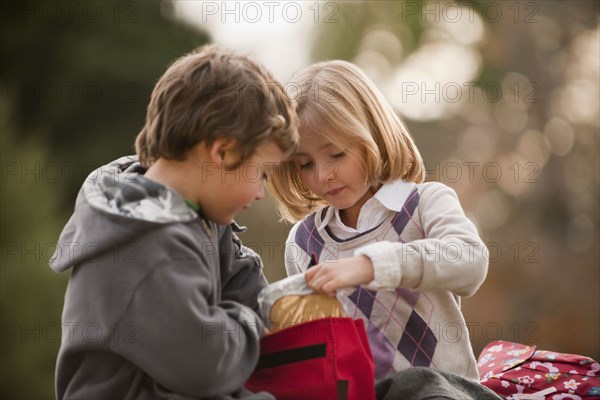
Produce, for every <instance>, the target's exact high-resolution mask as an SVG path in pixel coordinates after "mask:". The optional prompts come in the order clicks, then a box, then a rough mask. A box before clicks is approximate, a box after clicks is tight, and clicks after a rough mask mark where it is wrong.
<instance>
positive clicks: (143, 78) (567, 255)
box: [0, 0, 600, 399]
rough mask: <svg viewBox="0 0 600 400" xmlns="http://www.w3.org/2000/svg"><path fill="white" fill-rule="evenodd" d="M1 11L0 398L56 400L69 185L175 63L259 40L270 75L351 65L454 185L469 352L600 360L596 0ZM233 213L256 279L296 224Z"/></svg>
mask: <svg viewBox="0 0 600 400" xmlns="http://www.w3.org/2000/svg"><path fill="white" fill-rule="evenodd" d="M0 9H1V14H0V18H1V20H0V32H1V40H0V43H1V56H0V90H1V91H0V96H1V99H0V130H1V136H0V137H1V142H0V144H1V163H0V164H1V183H0V185H1V186H0V187H1V197H0V199H1V204H0V210H1V230H0V233H1V238H0V239H1V250H2V253H1V262H2V266H1V283H0V288H1V296H0V312H1V320H2V321H1V324H2V330H1V337H0V345H1V348H0V357H1V363H0V397H1V398H3V399H17V398H19V399H50V398H53V397H54V391H53V390H54V389H53V378H54V363H55V359H56V353H57V351H58V347H59V344H60V330H61V322H60V314H61V309H62V303H63V296H64V291H65V287H66V284H67V280H68V276H67V275H57V274H55V273H53V272H52V271H51V270H50V269H49V267H48V266H47V262H48V259H49V257H50V256H51V255H52V253H53V251H54V248H55V247H56V240H57V238H58V235H59V233H60V231H61V229H62V226H63V225H64V224H65V223H66V222H67V220H68V218H69V216H70V213H71V212H72V209H73V204H74V200H75V197H76V195H77V192H78V190H79V187H80V185H81V183H82V182H83V180H84V179H85V177H86V176H87V174H89V173H90V172H91V171H92V170H93V169H95V168H96V167H98V166H99V165H101V164H104V163H106V162H108V161H110V160H112V159H114V158H117V157H119V156H121V155H124V154H130V153H132V152H133V140H134V138H135V136H136V134H137V133H138V131H139V130H140V128H141V127H142V125H143V123H144V117H145V108H146V105H147V102H148V99H149V96H150V92H151V90H152V88H153V86H154V83H155V82H156V81H157V79H158V78H159V77H160V75H161V74H162V72H163V71H164V70H165V69H166V67H167V65H168V64H169V62H170V61H172V60H173V59H174V58H176V57H178V56H180V55H182V54H183V53H185V52H187V51H190V50H192V49H193V48H195V47H197V46H199V45H202V44H204V43H210V42H217V43H222V44H226V45H228V46H231V47H234V48H236V49H238V50H241V51H244V52H247V53H250V54H253V55H254V56H255V57H256V58H258V59H259V60H261V61H262V62H263V63H265V64H266V65H267V67H268V68H270V69H272V70H273V71H274V72H275V74H276V76H277V77H278V78H279V79H280V80H282V81H283V82H286V81H287V80H288V79H289V78H290V76H291V73H292V72H293V71H294V70H296V69H298V68H301V67H303V66H305V65H307V64H308V63H311V62H315V61H320V60H326V59H333V58H337V59H345V60H349V61H352V62H354V63H356V64H358V65H359V66H360V67H361V68H363V69H364V70H365V71H366V73H367V74H368V75H369V76H370V77H371V78H372V79H373V80H374V81H375V83H376V84H377V85H378V86H379V88H380V89H381V90H382V92H383V93H384V94H385V95H386V97H387V98H388V99H389V100H390V102H391V103H392V104H393V105H394V106H395V107H396V109H397V110H398V111H399V112H400V113H401V114H402V115H403V116H404V117H405V119H406V121H407V124H408V126H409V128H410V130H411V131H412V134H413V136H414V138H415V140H416V143H417V145H418V147H419V148H420V150H421V152H422V154H423V157H424V159H425V163H426V168H427V171H428V180H438V181H441V182H444V183H446V184H448V185H449V186H451V187H453V188H454V189H455V190H456V191H457V192H458V195H459V197H460V200H461V202H462V204H463V207H464V209H465V211H466V213H467V214H468V216H469V217H470V218H471V219H472V220H473V221H474V222H475V223H476V225H477V226H478V228H479V231H480V234H481V236H482V237H483V239H484V241H485V242H486V243H487V244H488V247H489V249H490V269H489V275H488V279H487V281H486V282H485V283H484V285H483V286H482V287H481V289H480V290H479V292H478V293H477V294H476V295H475V296H474V297H472V298H469V299H465V300H464V303H463V304H464V306H463V308H464V314H465V317H466V320H467V324H468V326H469V330H470V332H471V336H472V337H471V338H472V341H473V343H474V347H475V351H476V353H477V354H478V353H479V351H480V350H481V349H482V348H483V346H484V345H485V344H487V343H489V342H490V341H493V340H498V339H504V340H509V341H517V342H522V343H527V344H535V345H536V346H538V347H539V348H542V349H547V350H555V351H561V352H569V353H580V354H584V355H588V356H591V357H593V358H595V359H599V358H600V274H599V265H600V255H599V251H600V250H599V193H598V186H599V170H600V168H599V167H600V165H599V159H598V150H599V142H598V138H599V107H600V106H599V97H600V90H599V80H600V77H599V75H600V68H599V60H600V43H599V39H600V28H599V16H600V13H599V3H598V2H597V1H569V2H560V1H484V0H479V1H477V2H469V1H461V2H452V1H439V0H434V1H423V2H422V1H370V2H366V1H351V2H343V1H333V2H320V1H302V2H301V1H295V2H294V1H273V2H239V1H229V2H220V1H219V2H210V1H204V2H202V1H166V0H165V1H86V0H83V1H80V2H73V1H69V0H66V1H10V0H6V1H3V2H0ZM239 222H241V223H243V224H245V225H247V226H248V227H249V230H248V232H247V233H244V234H243V235H242V240H244V241H245V243H246V244H247V245H249V246H250V247H252V248H254V249H255V250H257V251H258V252H259V253H260V254H261V255H262V256H263V259H264V262H265V273H266V275H267V277H268V279H269V280H270V281H275V280H277V279H280V278H282V277H284V270H283V250H284V243H285V238H286V236H287V232H288V231H289V229H290V226H289V225H286V224H284V223H281V222H279V221H278V217H277V215H276V214H275V211H274V204H273V202H272V200H271V199H270V198H267V199H265V200H264V201H262V202H258V203H257V204H255V205H254V207H253V208H252V209H250V210H249V211H248V212H246V213H245V214H244V215H241V216H240V218H239ZM173 295H177V294H176V293H174V294H173ZM98 301H101V299H98ZM164 329H165V335H168V334H169V327H164ZM207 362H208V361H207Z"/></svg>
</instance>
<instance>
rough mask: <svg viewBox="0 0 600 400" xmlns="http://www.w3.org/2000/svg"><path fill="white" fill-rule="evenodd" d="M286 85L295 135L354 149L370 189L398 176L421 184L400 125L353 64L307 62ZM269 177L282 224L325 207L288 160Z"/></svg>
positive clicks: (417, 157) (412, 148)
mask: <svg viewBox="0 0 600 400" xmlns="http://www.w3.org/2000/svg"><path fill="white" fill-rule="evenodd" d="M286 87H287V88H288V91H289V96H290V97H291V99H292V101H295V103H296V111H297V113H298V116H299V118H300V131H301V132H302V131H304V132H306V131H311V132H316V133H318V134H322V135H324V136H325V137H326V138H327V139H329V140H330V141H331V142H333V143H337V144H342V145H344V144H350V143H352V144H358V145H360V147H362V148H363V158H364V159H363V160H362V161H363V164H364V168H365V172H366V176H367V179H368V181H369V183H370V184H371V185H372V186H374V187H376V186H379V185H380V184H382V183H385V182H389V181H392V180H394V179H399V178H401V179H404V180H405V181H410V182H416V183H421V182H423V181H424V180H425V168H424V166H423V159H422V158H421V154H420V153H419V150H418V149H417V147H416V145H415V143H414V141H413V139H412V137H411V135H410V133H409V132H408V129H407V128H406V125H405V124H404V122H403V121H402V120H401V118H400V116H399V115H398V114H397V113H396V112H395V111H394V109H393V108H392V107H391V105H390V104H389V103H388V102H387V100H386V99H385V98H384V97H383V95H382V94H381V93H380V92H379V90H378V89H377V88H376V87H375V85H374V84H373V82H371V80H370V79H369V78H368V77H367V76H366V75H365V74H364V73H363V72H362V71H361V70H360V69H359V68H358V67H357V66H355V65H354V64H351V63H349V62H346V61H337V60H336V61H327V62H321V63H317V64H313V65H311V66H308V67H306V68H304V69H302V70H300V71H298V72H297V73H296V74H295V75H294V76H293V77H292V80H291V82H290V83H288V84H287V85H286ZM271 177H272V178H271V179H270V182H269V187H270V190H271V193H272V194H273V196H274V197H275V200H276V202H277V208H278V210H279V213H280V214H281V216H282V218H283V219H285V220H288V221H291V222H295V221H298V220H300V219H302V218H303V217H305V216H306V215H308V214H310V213H311V212H313V211H315V210H317V209H318V208H320V207H321V206H324V205H326V204H327V203H326V202H325V201H323V200H321V199H319V198H318V197H317V196H316V195H315V194H314V193H312V192H311V191H310V190H309V189H308V188H307V187H306V185H304V184H303V182H302V179H301V178H300V174H299V171H298V168H297V167H296V166H295V165H294V163H293V161H292V160H287V161H285V162H284V163H282V164H281V165H280V166H279V168H277V169H276V170H275V171H274V173H273V174H272V175H271Z"/></svg>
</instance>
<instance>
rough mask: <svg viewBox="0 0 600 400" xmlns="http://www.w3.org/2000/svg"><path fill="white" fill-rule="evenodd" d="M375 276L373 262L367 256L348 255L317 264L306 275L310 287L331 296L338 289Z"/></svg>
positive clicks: (361, 282)
mask: <svg viewBox="0 0 600 400" xmlns="http://www.w3.org/2000/svg"><path fill="white" fill-rule="evenodd" d="M374 277H375V275H374V271H373V264H372V263H371V259H370V258H369V257H367V256H355V257H348V258H342V259H340V260H339V261H338V262H335V263H333V262H328V263H326V264H317V265H315V266H314V267H311V268H310V269H309V270H308V271H307V272H306V274H305V275H304V279H306V284H307V285H308V287H309V288H311V289H312V290H314V291H315V292H319V293H324V294H327V295H329V296H334V295H335V292H336V290H338V289H342V288H347V287H354V286H360V285H364V284H366V283H369V282H371V281H372V280H373V279H374Z"/></svg>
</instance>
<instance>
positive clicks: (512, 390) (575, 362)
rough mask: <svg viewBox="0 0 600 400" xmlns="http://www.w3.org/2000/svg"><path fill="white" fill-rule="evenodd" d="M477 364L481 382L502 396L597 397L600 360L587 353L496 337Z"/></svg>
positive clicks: (522, 399) (516, 399)
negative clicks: (514, 341)
mask: <svg viewBox="0 0 600 400" xmlns="http://www.w3.org/2000/svg"><path fill="white" fill-rule="evenodd" d="M478 366H479V372H480V374H481V384H483V385H485V386H487V387H488V388H490V389H492V390H493V391H494V392H496V393H498V394H499V395H501V396H503V397H504V398H505V399H506V400H528V399H530V400H538V399H539V400H582V399H600V378H599V376H600V364H599V363H598V362H596V361H595V360H593V359H591V358H589V357H584V356H580V355H575V354H563V353H557V352H552V351H545V350H536V347H535V346H526V345H524V344H518V343H511V342H505V341H496V342H492V343H490V344H488V345H487V346H486V347H485V348H484V349H483V351H482V352H481V354H480V355H479V360H478Z"/></svg>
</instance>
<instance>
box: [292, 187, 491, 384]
mask: <svg viewBox="0 0 600 400" xmlns="http://www.w3.org/2000/svg"><path fill="white" fill-rule="evenodd" d="M412 185H414V187H413V189H412V190H411V191H410V192H409V193H410V194H409V195H408V197H407V199H406V200H405V202H404V204H403V206H402V209H401V211H399V212H395V211H391V210H390V212H389V214H388V216H387V217H386V218H385V219H384V221H383V222H381V223H380V224H379V225H377V226H374V227H373V228H371V229H369V230H367V231H366V232H362V233H360V234H357V235H356V236H354V237H352V238H350V239H344V240H342V239H339V238H337V237H335V235H333V233H332V232H331V230H330V229H329V228H328V227H327V226H325V224H324V223H323V219H324V217H325V215H326V214H327V211H328V208H329V207H325V208H323V209H321V210H319V211H317V212H315V213H313V214H310V215H309V216H307V217H306V218H304V219H303V220H301V221H299V222H298V223H296V224H295V225H294V226H293V228H292V229H291V231H290V234H289V237H288V242H287V244H286V257H285V263H286V271H287V273H288V275H293V274H297V273H303V272H305V271H306V270H307V268H309V267H310V266H312V265H314V264H315V260H317V261H318V262H319V263H327V262H337V260H339V259H341V258H344V257H351V256H354V255H358V254H364V255H366V256H368V257H369V258H370V259H371V261H372V263H373V268H374V276H375V279H374V280H373V282H370V283H369V284H368V285H365V286H361V287H359V288H349V289H344V290H340V291H338V294H337V295H338V299H340V301H341V302H342V305H343V306H344V309H345V310H346V312H347V313H349V316H351V317H353V318H361V319H362V320H363V321H364V322H365V328H366V330H367V336H368V338H369V343H370V345H371V351H372V353H373V358H374V360H375V367H376V379H377V381H380V380H381V379H383V378H385V377H387V376H389V375H390V374H392V373H394V372H396V371H400V370H403V369H406V368H409V367H411V366H414V367H417V366H427V367H432V368H436V369H438V370H441V371H445V372H450V373H455V374H458V375H461V376H464V377H467V378H470V379H473V380H478V372H477V365H476V361H475V357H474V354H473V349H472V347H471V343H470V340H469V333H468V330H467V326H466V323H465V320H464V317H463V315H462V313H461V310H460V299H461V296H470V295H472V294H474V293H475V292H476V290H477V289H478V288H479V286H480V285H481V284H482V282H483V280H484V279H485V276H486V274H487V267H488V259H489V257H488V253H487V248H486V247H485V245H484V243H483V242H482V241H481V239H480V238H479V236H478V234H477V229H476V228H475V225H474V224H473V223H472V222H471V221H470V220H469V219H468V218H467V217H466V216H465V214H464V212H463V210H462V208H461V206H460V203H459V201H458V197H457V196H456V193H455V192H454V190H452V189H451V188H449V187H447V186H445V185H443V184H441V183H437V182H430V183H423V184H412Z"/></svg>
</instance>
